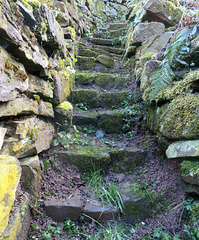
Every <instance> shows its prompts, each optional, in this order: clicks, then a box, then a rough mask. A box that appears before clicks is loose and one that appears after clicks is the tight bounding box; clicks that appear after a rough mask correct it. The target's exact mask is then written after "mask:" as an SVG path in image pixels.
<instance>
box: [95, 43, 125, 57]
mask: <svg viewBox="0 0 199 240" xmlns="http://www.w3.org/2000/svg"><path fill="white" fill-rule="evenodd" d="M91 49H93V50H95V51H97V50H98V51H99V49H100V50H103V51H106V52H109V53H114V54H118V55H122V54H124V53H125V50H124V49H123V48H116V47H108V46H100V45H95V47H93V48H91Z"/></svg>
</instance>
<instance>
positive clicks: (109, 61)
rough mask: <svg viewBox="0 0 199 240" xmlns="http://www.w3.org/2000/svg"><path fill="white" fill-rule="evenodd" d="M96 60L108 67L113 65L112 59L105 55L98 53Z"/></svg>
mask: <svg viewBox="0 0 199 240" xmlns="http://www.w3.org/2000/svg"><path fill="white" fill-rule="evenodd" d="M96 61H97V62H99V63H101V64H103V65H105V66H106V67H109V68H111V67H114V65H115V62H114V60H113V59H112V58H111V57H109V56H105V55H99V56H98V57H97V59H96Z"/></svg>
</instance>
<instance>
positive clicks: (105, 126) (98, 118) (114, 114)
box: [73, 110, 124, 133]
mask: <svg viewBox="0 0 199 240" xmlns="http://www.w3.org/2000/svg"><path fill="white" fill-rule="evenodd" d="M123 118H124V114H123V113H121V112H119V111H111V110H99V111H97V112H96V111H82V110H79V111H75V112H74V113H73V124H76V125H81V126H82V125H92V126H96V127H97V128H98V129H102V130H104V131H105V132H107V133H115V132H120V131H121V130H122V127H123V125H124V121H123Z"/></svg>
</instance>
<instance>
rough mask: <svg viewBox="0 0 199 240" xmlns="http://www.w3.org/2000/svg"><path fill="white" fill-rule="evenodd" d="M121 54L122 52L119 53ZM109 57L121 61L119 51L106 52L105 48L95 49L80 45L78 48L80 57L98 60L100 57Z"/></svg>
mask: <svg viewBox="0 0 199 240" xmlns="http://www.w3.org/2000/svg"><path fill="white" fill-rule="evenodd" d="M118 52H120V51H118ZM102 54H103V55H107V56H110V57H113V58H115V59H121V55H120V53H119V54H118V53H117V51H114V50H113V51H106V49H104V50H103V48H100V47H99V48H95V47H87V46H86V45H85V44H79V48H78V56H82V57H95V58H97V57H98V56H99V55H102Z"/></svg>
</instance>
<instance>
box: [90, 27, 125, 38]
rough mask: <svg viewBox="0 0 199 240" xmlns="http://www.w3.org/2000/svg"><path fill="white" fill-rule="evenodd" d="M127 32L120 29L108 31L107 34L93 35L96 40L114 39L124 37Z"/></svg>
mask: <svg viewBox="0 0 199 240" xmlns="http://www.w3.org/2000/svg"><path fill="white" fill-rule="evenodd" d="M126 32H127V28H119V29H116V30H111V31H106V32H96V33H94V34H93V37H94V38H103V39H114V38H119V37H121V36H124V35H125V34H126Z"/></svg>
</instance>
